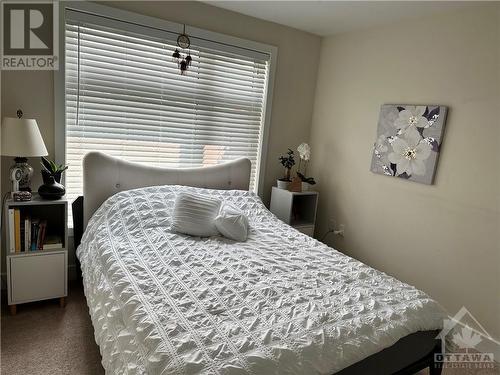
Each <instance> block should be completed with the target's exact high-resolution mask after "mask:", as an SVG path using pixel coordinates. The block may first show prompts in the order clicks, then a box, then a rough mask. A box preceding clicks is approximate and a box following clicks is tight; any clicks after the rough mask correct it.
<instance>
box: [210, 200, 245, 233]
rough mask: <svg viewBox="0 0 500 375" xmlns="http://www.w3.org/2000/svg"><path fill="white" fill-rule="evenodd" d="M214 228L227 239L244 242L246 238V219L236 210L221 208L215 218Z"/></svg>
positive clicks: (227, 207)
mask: <svg viewBox="0 0 500 375" xmlns="http://www.w3.org/2000/svg"><path fill="white" fill-rule="evenodd" d="M215 226H216V227H217V229H218V230H219V232H220V233H221V234H222V235H223V236H224V237H227V238H230V239H232V240H235V241H246V239H247V236H248V218H247V217H246V216H245V215H244V214H243V213H242V212H240V211H238V210H237V209H235V208H233V207H230V206H222V208H221V210H220V212H219V215H218V216H217V217H216V218H215Z"/></svg>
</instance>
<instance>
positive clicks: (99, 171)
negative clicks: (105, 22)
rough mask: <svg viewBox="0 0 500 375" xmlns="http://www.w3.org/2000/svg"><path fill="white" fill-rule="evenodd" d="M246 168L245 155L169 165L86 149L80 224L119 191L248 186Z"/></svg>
mask: <svg viewBox="0 0 500 375" xmlns="http://www.w3.org/2000/svg"><path fill="white" fill-rule="evenodd" d="M250 169H251V163H250V160H248V159H246V158H241V159H237V160H233V161H230V162H227V163H225V164H219V165H214V166H209V167H202V168H181V169H172V168H158V167H148V166H145V165H142V164H137V163H131V162H128V161H125V160H123V159H120V158H116V157H113V156H110V155H106V154H104V153H102V152H89V153H88V154H87V155H85V157H84V159H83V197H84V198H83V226H84V228H85V227H86V226H87V222H88V220H89V219H90V217H91V216H92V215H93V214H94V212H95V211H96V210H97V209H98V208H99V207H100V206H101V204H102V203H104V201H105V200H106V199H107V198H109V197H110V196H112V195H114V194H116V193H118V192H120V191H123V190H130V189H136V188H140V187H146V186H156V185H186V186H195V187H203V188H212V189H226V190H229V189H235V190H248V187H249V184H250Z"/></svg>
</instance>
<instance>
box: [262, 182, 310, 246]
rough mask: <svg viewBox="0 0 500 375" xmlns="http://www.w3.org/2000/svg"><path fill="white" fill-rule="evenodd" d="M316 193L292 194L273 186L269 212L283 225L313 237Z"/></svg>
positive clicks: (292, 192)
mask: <svg viewBox="0 0 500 375" xmlns="http://www.w3.org/2000/svg"><path fill="white" fill-rule="evenodd" d="M317 207H318V192H317V191H303V192H294V191H288V190H284V189H278V188H277V187H275V186H273V190H272V192H271V212H272V213H273V214H275V215H276V216H277V217H278V218H279V219H281V220H283V221H284V222H285V223H287V224H289V225H291V226H292V227H294V228H295V229H297V230H299V231H301V232H302V233H304V234H307V235H308V236H311V237H312V236H313V235H314V226H315V224H316V210H317Z"/></svg>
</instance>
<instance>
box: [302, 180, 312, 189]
mask: <svg viewBox="0 0 500 375" xmlns="http://www.w3.org/2000/svg"><path fill="white" fill-rule="evenodd" d="M310 188H311V184H310V183H308V182H304V181H302V191H309V189H310Z"/></svg>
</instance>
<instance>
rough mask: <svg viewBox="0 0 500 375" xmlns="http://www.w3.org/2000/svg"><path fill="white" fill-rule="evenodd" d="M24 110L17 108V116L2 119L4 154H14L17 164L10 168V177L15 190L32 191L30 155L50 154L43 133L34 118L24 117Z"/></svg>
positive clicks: (2, 150)
mask: <svg viewBox="0 0 500 375" xmlns="http://www.w3.org/2000/svg"><path fill="white" fill-rule="evenodd" d="M22 117H23V112H22V111H21V110H20V109H19V110H17V118H13V117H4V119H3V121H2V149H1V154H2V155H3V156H14V161H15V164H14V165H13V166H12V167H11V168H10V173H9V177H10V179H11V180H12V183H13V191H14V189H17V187H18V190H20V191H29V192H31V187H30V183H31V177H32V176H33V168H32V167H31V166H30V165H29V164H28V159H27V158H28V157H33V156H37V157H38V156H46V155H48V152H47V149H46V148H45V143H43V138H42V135H41V134H40V130H39V129H38V125H37V123H36V121H35V120H34V119H27V118H22Z"/></svg>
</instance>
